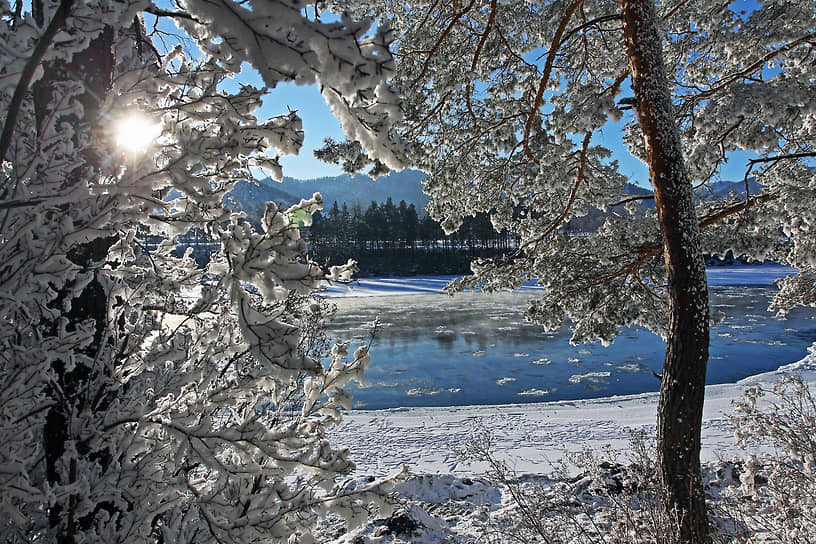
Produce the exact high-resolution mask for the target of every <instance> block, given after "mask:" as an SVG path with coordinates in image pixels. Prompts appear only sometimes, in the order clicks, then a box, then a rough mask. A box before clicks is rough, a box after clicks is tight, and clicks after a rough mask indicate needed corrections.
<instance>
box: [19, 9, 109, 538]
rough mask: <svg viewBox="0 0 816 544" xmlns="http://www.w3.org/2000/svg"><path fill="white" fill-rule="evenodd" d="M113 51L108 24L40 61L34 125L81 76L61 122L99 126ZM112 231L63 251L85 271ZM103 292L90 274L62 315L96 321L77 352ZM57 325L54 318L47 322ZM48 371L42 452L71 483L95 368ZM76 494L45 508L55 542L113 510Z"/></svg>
mask: <svg viewBox="0 0 816 544" xmlns="http://www.w3.org/2000/svg"><path fill="white" fill-rule="evenodd" d="M71 4H72V2H71V1H70V0H67V1H63V2H62V4H61V6H62V5H65V6H67V7H66V8H65V9H66V13H64V14H63V15H62V17H63V19H64V18H65V17H66V16H67V15H68V10H69V8H70V6H71ZM43 11H44V10H43V6H42V2H41V1H35V2H34V3H33V12H34V15H35V16H36V17H39V18H42V14H43ZM114 62H115V59H114V55H113V30H112V29H111V28H106V29H105V30H104V31H103V32H102V33H101V35H99V36H97V37H96V38H94V39H93V40H91V42H90V44H89V45H88V47H87V49H85V50H84V51H81V52H79V53H77V54H75V55H74V56H73V58H72V59H71V60H70V61H69V62H64V61H57V62H54V63H46V64H44V65H42V68H43V71H44V74H43V76H42V77H41V78H40V80H39V81H37V82H36V83H35V84H34V85H33V86H32V89H31V93H32V95H33V100H34V109H35V115H36V120H37V129H38V130H41V129H42V128H43V126H42V123H43V120H44V119H45V118H46V117H47V115H48V108H49V107H50V102H51V99H52V94H53V92H54V90H55V87H56V86H57V85H59V84H60V83H61V82H65V81H76V80H81V81H82V82H83V84H84V85H85V87H86V89H87V92H86V93H84V94H82V95H80V96H79V97H77V99H78V100H79V102H80V103H81V105H82V108H83V111H84V115H83V116H82V117H81V118H80V117H76V116H73V115H71V116H65V117H63V118H62V122H68V123H71V124H72V125H73V126H74V129H75V131H76V134H77V137H79V136H81V135H83V134H85V133H87V132H91V131H96V130H99V129H100V126H99V122H100V115H99V104H100V102H101V101H102V99H103V98H104V96H105V94H106V93H107V92H108V90H109V89H110V87H111V81H112V77H113V69H114ZM77 145H79V144H78V143H77ZM82 158H83V160H84V162H83V163H81V164H79V165H78V166H76V167H75V168H74V169H73V170H72V171H70V172H66V183H67V184H70V185H79V184H82V183H86V182H87V179H89V178H92V172H93V171H94V169H95V168H96V166H97V164H96V161H98V157H96V156H94V155H93V154H92V153H90V152H83V154H82ZM115 240H116V239H115V237H114V236H109V237H100V238H97V239H95V240H92V241H90V242H86V243H82V244H78V245H77V246H75V247H73V248H71V250H70V251H69V252H68V253H67V257H68V259H69V260H70V261H71V262H73V263H74V264H75V265H77V266H79V267H81V268H82V269H83V270H89V269H91V268H92V267H93V266H94V263H98V262H100V261H102V260H103V259H104V258H105V256H106V255H107V252H108V249H109V248H110V247H111V246H112V245H113V243H114V242H115ZM69 287H70V286H64V288H63V289H62V291H61V292H60V294H59V296H58V297H57V299H56V300H55V302H54V303H53V305H54V307H55V308H59V307H61V306H62V305H63V304H64V303H65V302H66V298H67V296H68V293H70V292H71V290H70V289H69ZM107 311H108V306H107V292H106V289H105V287H104V286H103V284H102V283H100V281H99V280H98V279H97V278H96V277H94V278H93V279H92V280H91V281H90V282H89V283H88V285H87V286H86V287H85V288H84V289H83V290H82V292H81V293H80V295H79V296H78V297H76V298H74V299H73V300H71V310H70V311H69V312H67V313H65V314H64V315H63V317H64V318H65V319H66V320H67V325H66V330H68V331H71V330H74V329H75V327H77V326H78V325H79V324H81V323H84V322H87V321H88V320H90V321H93V323H94V325H95V331H94V332H95V335H94V341H93V342H92V343H91V345H90V346H88V347H86V348H84V349H83V350H82V351H81V353H82V354H83V355H85V356H87V357H88V358H89V359H93V358H94V357H95V355H96V354H97V352H98V351H100V350H101V349H102V342H103V334H104V331H105V329H106V327H107V315H108V313H107ZM51 326H52V327H54V328H56V326H57V325H56V323H53V324H51ZM52 370H53V372H54V376H55V379H56V383H57V384H58V386H59V390H58V391H57V390H56V388H52V389H50V390H49V391H48V392H49V393H50V394H51V395H53V403H52V406H51V408H49V410H48V412H47V413H46V417H45V425H44V427H43V437H42V439H43V443H42V446H43V456H44V460H45V469H46V478H47V480H48V482H49V484H51V485H55V486H56V485H60V484H61V485H67V484H70V483H73V481H74V480H75V478H76V477H77V475H76V474H75V471H76V465H75V461H74V460H72V461H71V464H70V469H69V476H68V477H69V479H70V480H71V481H62V478H61V476H60V473H59V470H58V464H59V463H60V461H61V459H62V458H63V456H64V454H65V453H66V444H67V443H68V441H69V440H72V439H74V438H75V437H73V436H72V434H71V417H72V416H71V414H72V413H73V412H81V411H82V410H84V409H86V404H87V402H88V401H89V399H87V398H86V396H87V392H88V391H89V390H91V389H92V388H91V387H90V384H91V382H92V381H93V380H94V379H98V376H95V375H94V371H93V369H91V368H89V367H88V366H86V365H85V364H83V363H82V362H77V363H76V365H75V367H74V368H73V369H72V370H70V371H67V370H66V365H65V362H64V361H59V360H57V361H54V363H53V364H52ZM80 454H81V455H87V456H90V457H94V456H95V457H94V458H95V459H96V460H97V462H99V464H100V465H101V466H103V468H104V467H106V466H107V463H108V461H109V460H108V459H106V458H105V453H104V452H87V451H80ZM76 506H77V498H76V497H75V496H74V495H71V496H70V497H67V498H66V499H65V500H61V501H57V502H55V504H53V505H50V507H49V509H48V517H49V523H50V525H51V529H52V531H53V532H54V535H55V538H56V542H58V543H59V544H73V543H74V542H76V534H77V533H78V531H79V530H80V529H87V528H89V527H90V525H91V524H92V523H93V516H94V515H95V514H96V512H97V510H99V509H106V510H109V513H110V514H111V515H113V514H114V512H113V511H112V505H111V504H108V503H105V504H99V505H96V508H95V509H94V511H93V512H92V513H91V514H90V515H86V516H84V517H82V518H80V517H78V516H77V515H76V514H75V510H76Z"/></svg>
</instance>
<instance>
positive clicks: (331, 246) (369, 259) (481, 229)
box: [307, 197, 517, 275]
mask: <svg viewBox="0 0 816 544" xmlns="http://www.w3.org/2000/svg"><path fill="white" fill-rule="evenodd" d="M307 239H308V240H309V243H310V246H311V255H312V257H313V258H315V259H316V260H317V261H318V262H320V263H321V264H323V265H327V266H331V265H338V264H342V263H345V262H346V261H347V260H348V259H354V260H356V261H357V263H358V266H359V267H360V273H361V274H362V275H389V274H391V275H397V274H399V275H405V274H464V273H467V272H468V271H469V264H470V261H471V260H472V259H473V258H474V257H495V256H497V255H500V254H502V253H505V252H507V251H509V250H511V249H513V248H515V247H517V243H516V239H515V238H514V237H512V236H510V235H509V234H508V233H507V232H501V233H497V232H496V231H495V230H494V229H493V226H492V225H491V224H490V220H489V219H488V217H487V215H485V214H478V215H477V216H476V217H473V218H468V219H467V220H466V221H465V223H464V224H463V226H462V228H461V229H459V231H457V232H455V233H453V234H450V235H446V234H445V233H444V232H443V231H442V228H441V227H440V226H439V223H437V222H436V221H434V220H433V219H431V218H430V217H429V216H428V215H427V214H425V213H424V211H422V210H417V208H416V206H415V205H414V204H413V203H412V204H406V202H405V201H404V200H400V202H399V204H394V201H393V199H392V198H390V197H389V198H387V199H386V201H385V202H379V203H378V202H375V201H372V202H371V203H370V204H369V205H368V207H367V208H365V209H363V207H362V206H360V205H359V204H357V203H355V204H353V205H352V206H349V205H348V204H346V203H345V202H344V203H343V204H342V205H338V203H337V201H334V202H333V203H332V205H331V206H326V207H325V208H324V210H323V211H322V212H316V213H315V214H314V215H313V217H312V225H311V228H310V229H309V232H308V235H307Z"/></svg>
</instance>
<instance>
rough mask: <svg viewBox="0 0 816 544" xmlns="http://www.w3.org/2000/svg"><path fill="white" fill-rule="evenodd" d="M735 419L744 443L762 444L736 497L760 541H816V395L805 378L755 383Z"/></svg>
mask: <svg viewBox="0 0 816 544" xmlns="http://www.w3.org/2000/svg"><path fill="white" fill-rule="evenodd" d="M732 422H733V423H734V424H735V425H736V426H737V439H738V442H739V444H740V445H741V446H743V447H749V446H760V448H761V451H764V453H760V454H752V455H751V456H750V457H749V458H748V459H747V460H746V461H745V463H744V470H743V472H742V474H741V483H742V486H741V487H740V488H739V489H737V490H734V492H733V493H732V494H731V500H732V501H733V502H734V503H736V504H738V505H741V508H739V510H740V512H741V517H742V519H743V520H744V522H745V523H746V524H747V525H748V527H749V528H750V529H751V531H752V532H753V533H755V537H754V539H755V540H753V541H756V542H780V543H786V544H787V543H790V544H794V543H796V544H807V543H814V542H816V399H814V396H813V394H812V393H811V391H810V388H809V387H808V384H807V383H805V382H804V381H802V379H801V378H799V377H795V376H786V377H784V378H783V379H782V380H780V381H779V382H778V383H776V384H774V385H773V386H771V387H770V388H767V387H764V386H755V387H751V388H750V389H748V390H747V391H746V393H745V397H744V399H743V400H741V401H740V402H739V403H737V405H736V409H735V414H734V416H733V417H732Z"/></svg>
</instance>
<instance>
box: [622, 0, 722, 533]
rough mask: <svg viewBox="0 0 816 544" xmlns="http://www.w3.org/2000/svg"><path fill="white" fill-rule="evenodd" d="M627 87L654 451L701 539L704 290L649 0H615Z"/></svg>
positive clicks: (680, 513)
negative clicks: (652, 217)
mask: <svg viewBox="0 0 816 544" xmlns="http://www.w3.org/2000/svg"><path fill="white" fill-rule="evenodd" d="M621 5H622V8H623V18H624V26H623V28H624V36H625V39H626V46H627V53H628V56H629V65H630V70H631V73H632V87H633V89H634V91H635V100H636V102H637V113H638V120H639V122H640V127H641V130H642V132H643V138H644V142H645V146H646V157H647V162H648V164H649V171H650V177H651V182H652V185H653V186H654V194H655V204H656V206H657V213H658V218H659V222H660V227H661V232H662V236H663V247H664V258H665V261H666V268H667V276H668V294H669V329H668V338H667V345H666V359H665V362H664V366H663V379H662V381H661V387H660V403H659V406H658V424H657V441H658V444H657V449H658V462H659V467H660V477H661V481H662V484H663V488H664V492H665V494H666V496H665V500H666V506H667V507H668V508H669V509H670V511H672V513H673V514H674V515H676V516H677V519H678V526H679V531H678V532H679V534H678V535H677V536H678V539H677V540H678V542H682V543H684V544H685V543H694V544H699V543H703V542H708V541H709V537H708V519H707V516H706V506H705V494H704V490H703V483H702V477H701V474H700V428H701V425H702V415H703V397H704V394H705V376H706V365H707V363H708V341H709V330H708V329H709V325H708V312H709V311H708V288H707V283H706V276H705V263H704V261H703V254H702V249H701V245H700V233H699V227H698V223H697V217H696V215H695V211H694V202H693V194H692V186H691V182H690V181H689V178H688V173H687V171H686V167H685V163H684V161H683V154H682V146H681V143H680V134H679V131H678V129H677V125H676V122H675V120H674V114H673V111H672V102H671V95H670V92H669V83H668V79H667V77H666V72H665V68H664V65H663V55H662V40H661V37H660V33H659V30H658V27H657V15H656V12H655V6H654V2H653V0H622V1H621Z"/></svg>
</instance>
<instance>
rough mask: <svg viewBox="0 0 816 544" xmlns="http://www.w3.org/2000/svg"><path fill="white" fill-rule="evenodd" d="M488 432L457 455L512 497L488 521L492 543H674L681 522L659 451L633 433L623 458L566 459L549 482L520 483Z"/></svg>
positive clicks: (591, 454) (589, 455) (529, 479)
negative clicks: (664, 486)
mask: <svg viewBox="0 0 816 544" xmlns="http://www.w3.org/2000/svg"><path fill="white" fill-rule="evenodd" d="M491 440H492V439H491V436H490V433H489V432H488V431H486V430H484V429H483V430H482V431H481V432H480V433H479V434H478V435H476V436H475V437H474V438H473V440H471V441H470V442H469V443H468V444H466V445H465V446H464V447H463V448H461V449H460V450H458V451H457V453H458V455H460V457H461V458H462V459H463V460H465V461H470V462H480V463H486V464H487V465H488V467H489V470H488V473H487V477H488V478H489V479H490V480H491V481H492V482H493V483H494V484H495V485H497V486H499V487H500V488H501V489H502V490H503V492H504V494H505V495H506V496H507V497H508V500H507V501H506V502H507V505H506V507H505V508H504V509H503V510H501V511H500V512H498V513H497V514H496V515H492V516H489V517H486V519H485V522H484V524H483V531H484V532H485V535H486V537H487V541H488V542H496V543H499V542H502V543H503V542H519V543H529V544H532V543H538V542H545V543H547V544H568V543H569V544H602V543H603V544H624V543H654V544H660V543H667V544H668V543H672V542H675V541H676V536H677V534H678V527H679V523H678V519H677V516H676V515H675V514H674V513H673V512H671V511H670V510H669V509H668V508H667V507H666V506H665V504H664V501H663V499H662V490H661V486H660V482H659V479H658V473H657V468H656V465H655V452H654V448H653V446H652V447H650V446H649V445H648V443H647V440H646V436H645V435H644V433H642V432H637V433H632V436H631V447H630V449H629V451H628V452H627V453H626V454H625V455H622V454H620V453H619V452H615V451H612V450H611V449H606V450H604V451H603V452H595V451H584V452H580V453H570V454H566V455H565V456H564V458H562V459H561V460H560V461H559V462H558V463H557V464H556V470H555V471H554V472H553V474H551V475H549V476H537V477H533V476H519V475H518V474H516V473H515V471H514V470H513V469H512V468H511V467H510V466H509V465H508V464H507V463H506V462H505V461H503V460H501V459H498V458H497V457H496V456H495V455H494V454H493V452H492V441H491Z"/></svg>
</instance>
